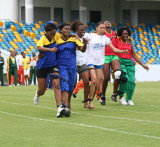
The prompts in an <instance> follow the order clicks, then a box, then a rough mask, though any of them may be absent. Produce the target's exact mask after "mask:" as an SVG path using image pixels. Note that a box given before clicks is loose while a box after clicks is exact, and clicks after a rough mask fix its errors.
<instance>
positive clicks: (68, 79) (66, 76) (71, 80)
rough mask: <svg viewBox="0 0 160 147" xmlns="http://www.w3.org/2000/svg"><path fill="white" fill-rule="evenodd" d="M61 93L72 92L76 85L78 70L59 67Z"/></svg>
mask: <svg viewBox="0 0 160 147" xmlns="http://www.w3.org/2000/svg"><path fill="white" fill-rule="evenodd" d="M59 72H60V87H61V91H68V92H71V91H72V90H73V89H74V86H75V83H76V76H77V69H76V68H71V69H68V68H64V67H59Z"/></svg>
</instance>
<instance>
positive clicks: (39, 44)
mask: <svg viewBox="0 0 160 147" xmlns="http://www.w3.org/2000/svg"><path fill="white" fill-rule="evenodd" d="M43 45H44V37H43V36H42V37H41V38H40V40H39V41H38V42H37V47H38V46H43Z"/></svg>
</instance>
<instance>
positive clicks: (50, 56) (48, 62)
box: [37, 35, 57, 69]
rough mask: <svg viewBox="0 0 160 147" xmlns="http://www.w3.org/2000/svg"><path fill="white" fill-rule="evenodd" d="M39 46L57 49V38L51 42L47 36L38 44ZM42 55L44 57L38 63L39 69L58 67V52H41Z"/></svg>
mask: <svg viewBox="0 0 160 147" xmlns="http://www.w3.org/2000/svg"><path fill="white" fill-rule="evenodd" d="M55 36H56V35H55ZM38 46H42V47H46V48H53V47H57V45H56V41H55V37H54V38H53V39H52V40H51V41H49V40H48V39H47V37H46V36H45V35H44V36H42V37H41V38H40V40H39V41H38V43H37V47H38ZM40 53H41V54H42V55H43V57H42V58H39V59H38V61H37V68H38V69H41V68H47V67H52V66H54V65H57V60H56V52H40Z"/></svg>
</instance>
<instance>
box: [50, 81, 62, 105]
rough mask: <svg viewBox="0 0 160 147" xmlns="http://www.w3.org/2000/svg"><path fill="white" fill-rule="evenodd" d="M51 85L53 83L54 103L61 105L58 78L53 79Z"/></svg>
mask: <svg viewBox="0 0 160 147" xmlns="http://www.w3.org/2000/svg"><path fill="white" fill-rule="evenodd" d="M52 85H53V88H54V95H55V99H56V105H57V107H58V106H61V105H62V100H61V90H60V80H59V79H53V81H52Z"/></svg>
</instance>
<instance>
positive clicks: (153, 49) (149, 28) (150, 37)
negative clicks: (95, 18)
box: [0, 21, 160, 64]
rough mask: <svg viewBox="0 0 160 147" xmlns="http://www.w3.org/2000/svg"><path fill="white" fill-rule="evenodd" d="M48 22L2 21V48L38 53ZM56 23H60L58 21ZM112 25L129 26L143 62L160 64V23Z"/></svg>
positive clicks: (91, 26) (115, 25)
mask: <svg viewBox="0 0 160 147" xmlns="http://www.w3.org/2000/svg"><path fill="white" fill-rule="evenodd" d="M46 23H48V22H43V21H36V22H34V23H33V24H30V25H28V24H26V23H25V22H23V21H21V22H17V21H14V22H13V21H6V22H5V23H3V22H0V48H2V49H4V50H7V51H11V50H16V51H17V52H21V51H25V53H26V54H27V55H28V56H30V55H31V53H32V51H34V52H36V53H37V52H38V51H37V49H36V43H37V41H38V40H39V38H40V37H41V36H42V35H43V34H44V27H45V25H46ZM54 23H55V24H56V25H59V24H60V23H59V22H57V21H55V22H54ZM63 23H64V22H63ZM67 23H70V22H67ZM112 25H113V30H114V31H117V29H118V28H119V27H121V26H128V27H129V28H130V29H131V31H132V35H131V39H132V43H133V46H134V49H135V51H136V54H137V56H138V57H139V58H140V59H141V60H142V62H143V63H145V64H160V57H159V56H160V25H147V24H144V23H143V24H140V25H138V26H135V25H132V24H130V23H126V24H120V23H113V24H112ZM85 27H86V31H87V32H93V31H95V29H96V24H95V23H88V24H86V25H85Z"/></svg>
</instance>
